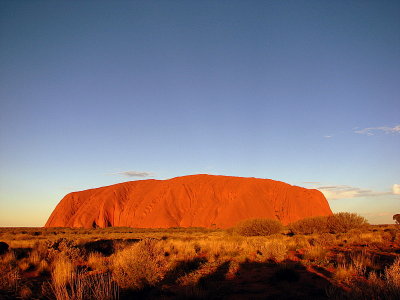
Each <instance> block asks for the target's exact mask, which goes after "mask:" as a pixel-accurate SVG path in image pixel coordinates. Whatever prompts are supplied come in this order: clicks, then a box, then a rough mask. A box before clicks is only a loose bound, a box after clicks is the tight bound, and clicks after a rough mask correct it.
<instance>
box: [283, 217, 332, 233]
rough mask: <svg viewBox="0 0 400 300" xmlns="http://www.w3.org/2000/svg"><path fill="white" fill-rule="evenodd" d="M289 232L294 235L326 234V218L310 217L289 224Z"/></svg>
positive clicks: (327, 229)
mask: <svg viewBox="0 0 400 300" xmlns="http://www.w3.org/2000/svg"><path fill="white" fill-rule="evenodd" d="M288 227H289V229H290V231H292V232H293V233H294V234H313V233H327V232H329V228H328V217H324V216H320V217H311V218H305V219H302V220H298V221H297V222H294V223H291V224H290V225H289V226H288Z"/></svg>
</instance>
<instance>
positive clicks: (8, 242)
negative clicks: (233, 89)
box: [0, 213, 400, 300]
mask: <svg viewBox="0 0 400 300" xmlns="http://www.w3.org/2000/svg"><path fill="white" fill-rule="evenodd" d="M334 222H336V223H334ZM313 224H314V226H315V228H316V229H315V228H313ZM332 224H334V226H333V225H332ZM244 225H246V226H244ZM243 228H247V229H248V228H250V230H249V231H241V230H239V229H243ZM247 229H246V230H247ZM0 241H2V242H3V243H5V245H4V244H2V245H3V246H4V249H5V248H7V249H6V250H5V251H4V252H3V253H2V254H1V255H0V298H1V299H15V298H16V297H19V298H22V299H32V298H36V299H63V300H64V299H65V300H67V299H74V300H79V299H133V298H134V299H160V298H163V299H224V298H230V297H233V296H235V297H239V298H244V299H249V298H251V299H258V298H260V299H274V298H283V299H308V298H313V299H399V296H400V294H399V291H400V232H399V229H398V226H397V225H391V226H377V225H375V226H372V225H366V224H365V220H364V219H362V218H358V216H356V215H353V214H343V213H341V214H336V215H335V216H334V217H331V219H329V220H328V219H327V218H312V219H306V220H301V221H298V222H296V223H294V224H291V225H289V226H287V227H283V226H282V225H281V224H279V223H277V222H271V220H257V221H254V220H250V221H246V222H243V223H241V224H238V226H235V227H234V228H233V229H230V230H220V229H204V228H186V229H185V228H171V229H132V228H106V229H92V230H87V229H70V228H0ZM289 287H290V288H289ZM283 291H284V292H283Z"/></svg>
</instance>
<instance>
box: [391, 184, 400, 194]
mask: <svg viewBox="0 0 400 300" xmlns="http://www.w3.org/2000/svg"><path fill="white" fill-rule="evenodd" d="M392 192H393V194H395V195H400V184H393V186H392Z"/></svg>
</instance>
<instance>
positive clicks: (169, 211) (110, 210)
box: [45, 175, 332, 228]
mask: <svg viewBox="0 0 400 300" xmlns="http://www.w3.org/2000/svg"><path fill="white" fill-rule="evenodd" d="M331 214H332V211H331V209H330V208H329V204H328V202H327V201H326V199H325V197H324V195H323V194H322V193H321V192H320V191H318V190H311V189H305V188H301V187H297V186H292V185H289V184H287V183H284V182H280V181H274V180H270V179H258V178H243V177H231V176H216V175H190V176H183V177H176V178H172V179H169V180H153V179H150V180H139V181H130V182H125V183H119V184H115V185H111V186H105V187H101V188H96V189H90V190H86V191H81V192H73V193H70V194H68V195H66V196H65V197H64V198H63V199H62V200H61V202H60V203H59V204H58V205H57V207H56V208H55V210H54V211H53V213H52V214H51V216H50V218H49V220H48V221H47V223H46V225H45V227H87V228H90V227H109V226H127V227H141V228H168V227H218V228H227V227H230V226H233V225H235V224H236V223H237V222H239V221H241V220H244V219H250V218H270V219H278V220H280V221H281V222H282V223H283V224H287V223H291V222H294V221H297V220H299V219H302V218H306V217H311V216H326V215H331Z"/></svg>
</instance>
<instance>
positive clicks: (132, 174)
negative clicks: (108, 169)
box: [109, 170, 154, 178]
mask: <svg viewBox="0 0 400 300" xmlns="http://www.w3.org/2000/svg"><path fill="white" fill-rule="evenodd" d="M109 175H122V176H125V177H142V178H144V177H149V176H154V174H153V173H151V172H142V171H132V170H131V171H122V172H115V173H109Z"/></svg>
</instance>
